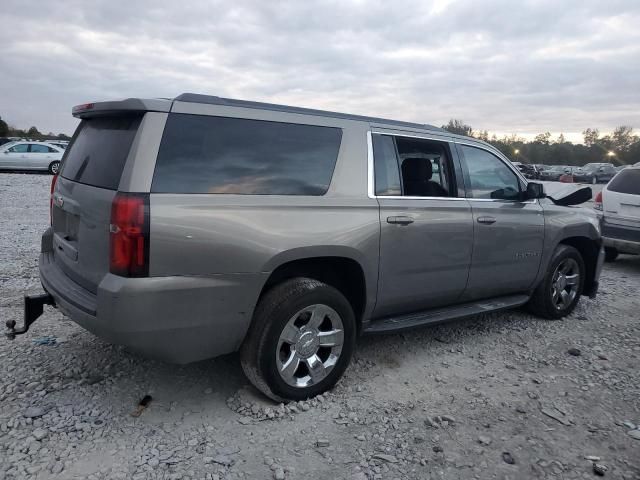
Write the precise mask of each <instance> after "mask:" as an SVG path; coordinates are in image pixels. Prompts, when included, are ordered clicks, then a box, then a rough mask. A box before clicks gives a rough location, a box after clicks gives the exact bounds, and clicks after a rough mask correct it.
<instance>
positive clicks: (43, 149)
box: [30, 143, 49, 153]
mask: <svg viewBox="0 0 640 480" xmlns="http://www.w3.org/2000/svg"><path fill="white" fill-rule="evenodd" d="M30 147H31V149H30V152H31V153H49V147H47V146H46V145H38V144H37V143H32V144H31V145H30Z"/></svg>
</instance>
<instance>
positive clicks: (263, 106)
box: [174, 93, 443, 131]
mask: <svg viewBox="0 0 640 480" xmlns="http://www.w3.org/2000/svg"><path fill="white" fill-rule="evenodd" d="M174 100H175V101H177V102H189V103H204V104H208V105H225V106H230V107H243V108H255V109H260V110H271V111H276V112H285V113H300V114H302V115H317V116H321V117H331V118H340V119H344V120H356V121H361V122H373V123H386V124H389V125H396V126H400V127H409V128H420V129H425V130H437V131H443V130H442V129H441V128H438V127H435V126H433V125H427V124H421V123H412V122H403V121H399V120H389V119H385V118H377V117H367V116H364V115H351V114H348V113H339V112H330V111H326V110H315V109H313V108H302V107H291V106H288V105H278V104H275V103H262V102H252V101H248V100H234V99H232V98H223V97H216V96H213V95H201V94H198V93H183V94H182V95H178V96H177V97H176V98H174Z"/></svg>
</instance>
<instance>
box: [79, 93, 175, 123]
mask: <svg viewBox="0 0 640 480" xmlns="http://www.w3.org/2000/svg"><path fill="white" fill-rule="evenodd" d="M172 102H173V100H169V99H164V98H153V99H143V98H127V99H125V100H116V101H112V102H94V103H83V104H82V105H76V106H75V107H73V109H72V110H71V113H72V114H73V116H74V117H76V118H91V117H101V116H108V115H113V114H117V113H125V114H126V113H135V112H168V111H169V110H171V104H172Z"/></svg>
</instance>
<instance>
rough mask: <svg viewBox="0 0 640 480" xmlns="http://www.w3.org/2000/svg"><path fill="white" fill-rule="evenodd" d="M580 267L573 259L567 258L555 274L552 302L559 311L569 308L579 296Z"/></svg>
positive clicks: (552, 282) (552, 281)
mask: <svg viewBox="0 0 640 480" xmlns="http://www.w3.org/2000/svg"><path fill="white" fill-rule="evenodd" d="M579 284H580V267H579V266H578V262H576V261H575V260H574V259H573V258H565V259H564V260H563V261H561V262H560V263H559V264H558V266H557V267H556V269H555V271H554V272H553V277H552V280H551V300H552V302H553V305H554V306H555V308H556V309H557V310H564V309H566V308H568V307H569V306H570V305H571V303H572V302H573V301H574V300H575V298H576V296H577V295H578V286H579Z"/></svg>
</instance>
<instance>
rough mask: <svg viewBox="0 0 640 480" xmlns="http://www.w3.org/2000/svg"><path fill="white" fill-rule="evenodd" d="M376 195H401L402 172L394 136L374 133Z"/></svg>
mask: <svg viewBox="0 0 640 480" xmlns="http://www.w3.org/2000/svg"><path fill="white" fill-rule="evenodd" d="M373 161H374V169H373V171H374V172H375V179H376V195H401V194H402V190H401V188H400V172H399V170H398V158H397V156H396V146H395V144H394V142H393V137H390V136H388V135H373Z"/></svg>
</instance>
